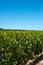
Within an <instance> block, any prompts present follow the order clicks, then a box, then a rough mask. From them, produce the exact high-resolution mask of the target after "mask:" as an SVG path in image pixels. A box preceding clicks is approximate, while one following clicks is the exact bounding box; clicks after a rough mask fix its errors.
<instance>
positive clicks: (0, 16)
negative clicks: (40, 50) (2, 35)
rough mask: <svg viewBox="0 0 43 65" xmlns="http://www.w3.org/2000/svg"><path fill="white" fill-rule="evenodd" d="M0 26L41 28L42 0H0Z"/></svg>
mask: <svg viewBox="0 0 43 65" xmlns="http://www.w3.org/2000/svg"><path fill="white" fill-rule="evenodd" d="M0 28H7V29H28V30H43V0H0Z"/></svg>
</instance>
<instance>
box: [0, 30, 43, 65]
mask: <svg viewBox="0 0 43 65" xmlns="http://www.w3.org/2000/svg"><path fill="white" fill-rule="evenodd" d="M42 51H43V31H34V30H33V31H32V30H0V65H24V64H25V63H26V62H27V61H28V60H29V59H33V58H34V56H35V55H37V54H39V53H41V52H42Z"/></svg>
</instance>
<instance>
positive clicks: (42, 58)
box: [26, 52, 43, 65]
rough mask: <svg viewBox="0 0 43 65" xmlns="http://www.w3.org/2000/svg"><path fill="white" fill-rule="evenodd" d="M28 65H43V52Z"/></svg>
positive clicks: (27, 64)
mask: <svg viewBox="0 0 43 65" xmlns="http://www.w3.org/2000/svg"><path fill="white" fill-rule="evenodd" d="M26 65H43V52H42V53H41V54H39V55H38V57H37V58H36V59H34V60H29V61H28V62H27V63H26Z"/></svg>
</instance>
